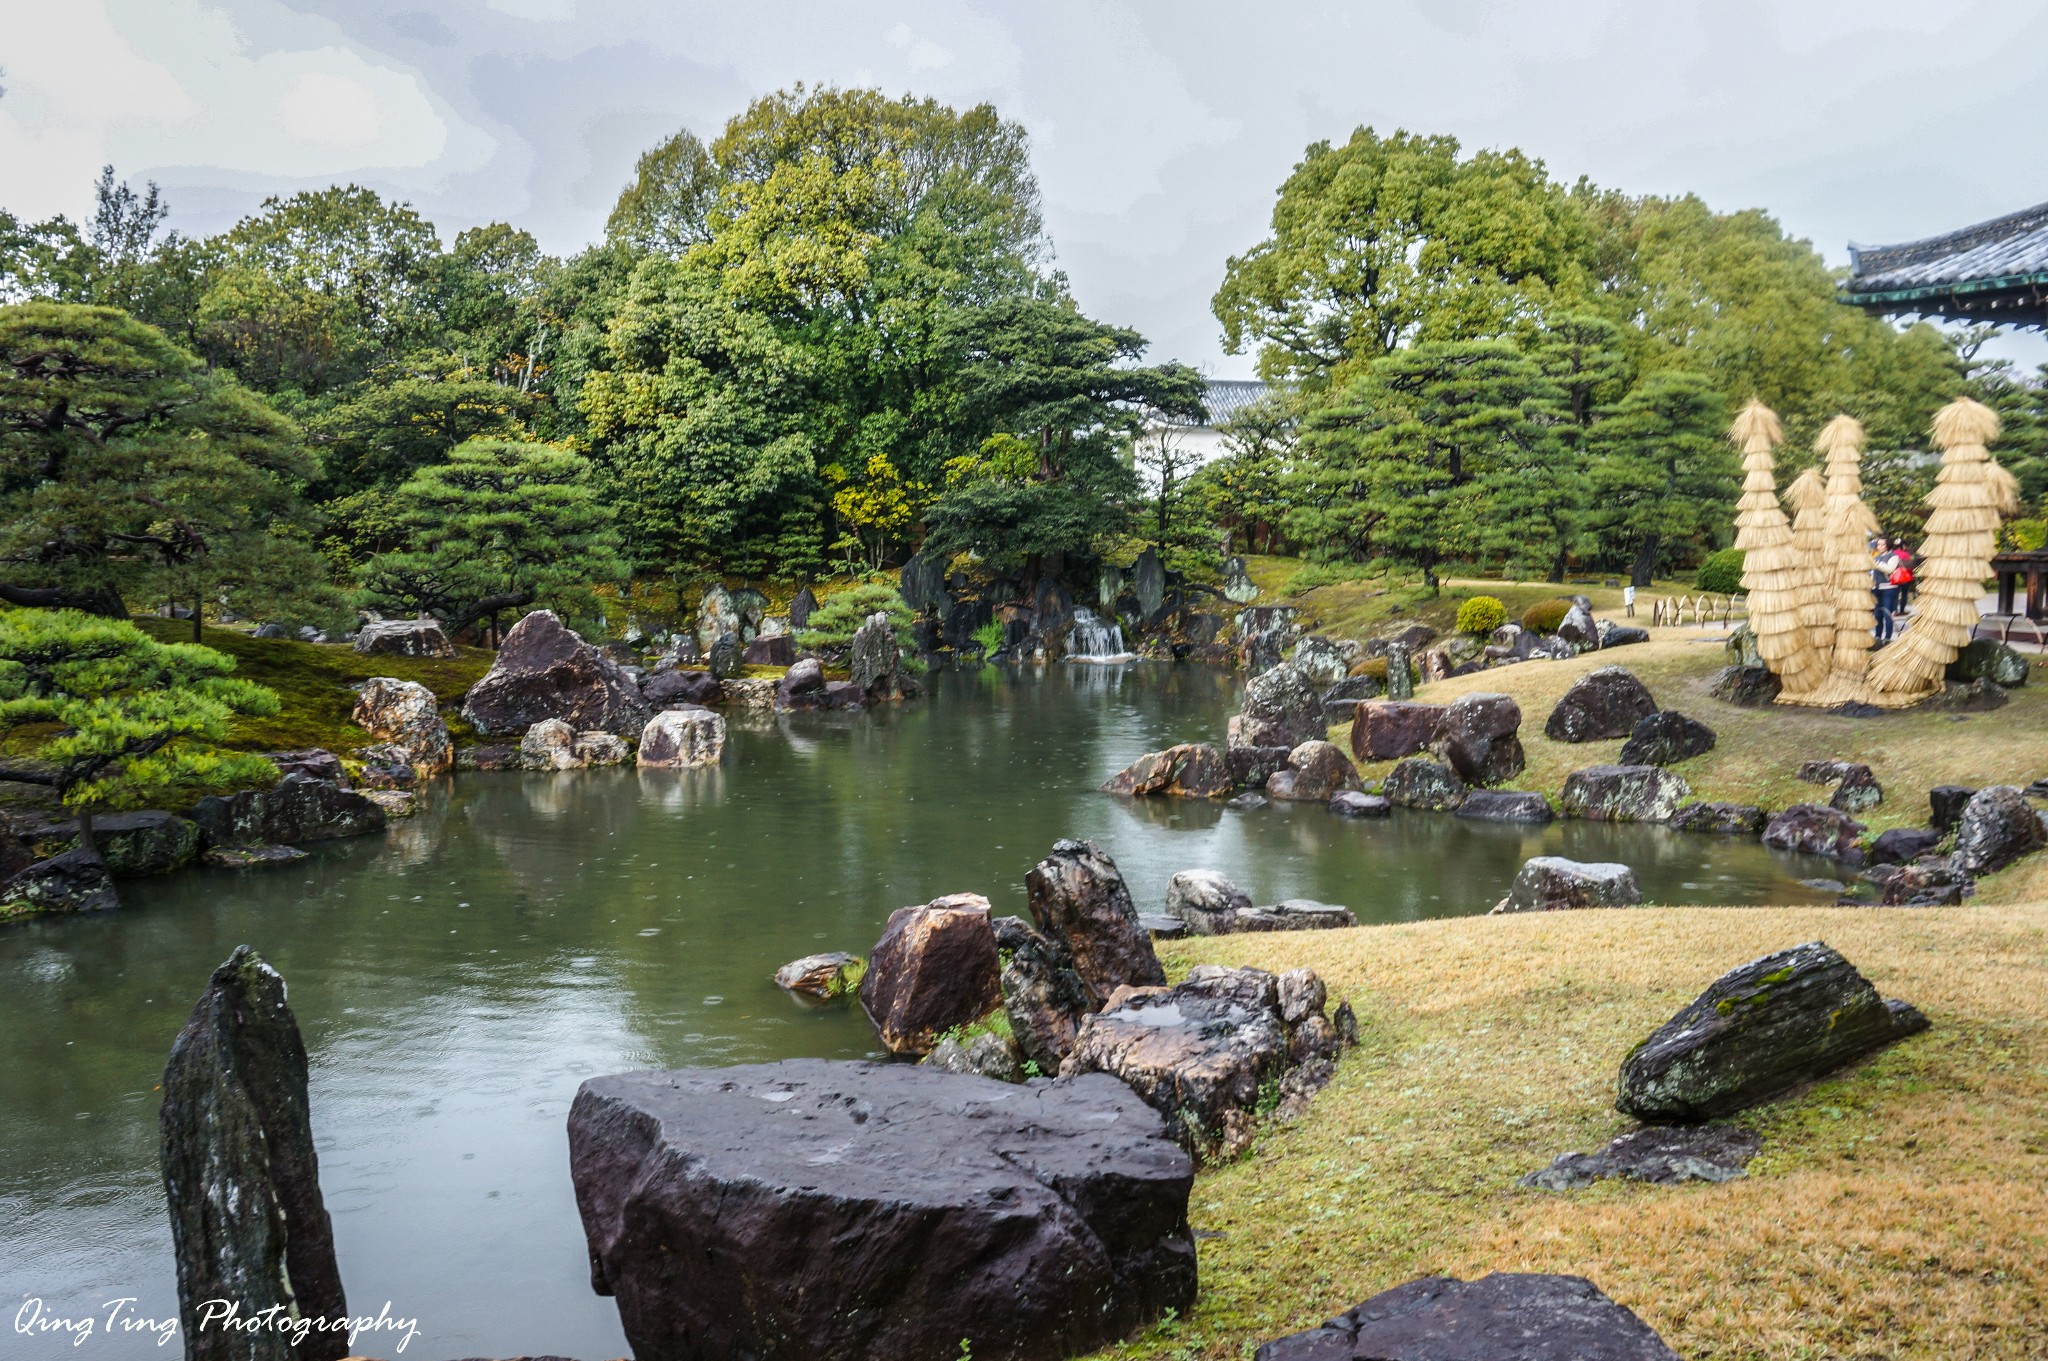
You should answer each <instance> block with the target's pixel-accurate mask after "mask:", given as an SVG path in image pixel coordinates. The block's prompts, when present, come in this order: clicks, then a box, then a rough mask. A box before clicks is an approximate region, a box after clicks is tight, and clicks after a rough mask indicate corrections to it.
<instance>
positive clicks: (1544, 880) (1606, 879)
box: [1493, 855, 1643, 912]
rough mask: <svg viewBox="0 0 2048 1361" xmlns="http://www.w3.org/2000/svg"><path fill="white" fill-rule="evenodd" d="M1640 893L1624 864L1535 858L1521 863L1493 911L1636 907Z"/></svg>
mask: <svg viewBox="0 0 2048 1361" xmlns="http://www.w3.org/2000/svg"><path fill="white" fill-rule="evenodd" d="M1642 901H1643V891H1642V889H1641V887H1639V886H1638V885H1637V883H1636V872H1635V871H1634V870H1632V869H1630V868H1629V867H1628V866H1627V865H1617V864H1612V863H1609V862H1604V861H1592V862H1588V861H1580V860H1567V859H1565V858H1564V857H1563V856H1561V855H1539V856H1535V857H1533V858H1532V859H1529V860H1525V861H1523V862H1522V868H1521V869H1520V870H1518V871H1517V872H1516V874H1515V881H1514V883H1513V884H1512V885H1510V886H1509V888H1508V895H1507V897H1505V898H1503V899H1501V900H1500V902H1499V903H1497V904H1496V905H1495V906H1494V909H1493V910H1494V911H1495V912H1556V911H1560V910H1563V909H1568V908H1580V907H1636V906H1639V905H1640V904H1641V903H1642Z"/></svg>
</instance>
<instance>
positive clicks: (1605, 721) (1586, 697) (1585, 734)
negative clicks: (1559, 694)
mask: <svg viewBox="0 0 2048 1361" xmlns="http://www.w3.org/2000/svg"><path fill="white" fill-rule="evenodd" d="M1656 712H1657V701H1656V700H1654V699H1652V698H1651V697H1650V691H1649V688H1648V687H1647V686H1645V685H1644V684H1643V683H1642V682H1641V681H1639V680H1637V679H1636V678H1635V676H1634V674H1633V673H1631V672H1629V671H1627V670H1625V669H1624V668H1622V667H1619V666H1603V667H1601V668H1600V669H1599V670H1598V671H1591V672H1588V673H1587V674H1585V675H1583V676H1581V677H1579V678H1578V679H1577V680H1575V681H1573V682H1572V686H1571V688H1570V689H1569V690H1566V691H1565V692H1564V698H1562V699H1560V700H1558V702H1557V707H1556V708H1555V709H1552V710H1551V711H1550V717H1549V719H1548V720H1546V721H1545V722H1544V724H1543V731H1544V734H1545V735H1546V736H1548V737H1549V738H1550V739H1551V740H1552V741H1556V742H1597V741H1600V740H1601V739H1603V738H1610V737H1627V736H1628V735H1629V734H1630V733H1631V732H1633V731H1635V726H1636V724H1638V723H1640V722H1642V721H1643V720H1644V719H1646V718H1648V717H1649V716H1650V715H1651V714H1654V713H1656Z"/></svg>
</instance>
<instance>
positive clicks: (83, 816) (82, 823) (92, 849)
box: [78, 804, 100, 856]
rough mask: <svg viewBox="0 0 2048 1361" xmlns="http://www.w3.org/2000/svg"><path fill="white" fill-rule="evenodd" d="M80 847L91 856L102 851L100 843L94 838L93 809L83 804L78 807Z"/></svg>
mask: <svg viewBox="0 0 2048 1361" xmlns="http://www.w3.org/2000/svg"><path fill="white" fill-rule="evenodd" d="M78 849H79V850H81V851H84V852H85V853H86V854H87V855H90V856H97V855H98V854H99V853H100V847H99V843H98V842H97V841H94V840H93V839H92V809H90V808H88V807H86V806H85V805H83V804H81V805H79V809H78Z"/></svg>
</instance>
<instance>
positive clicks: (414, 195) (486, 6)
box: [0, 0, 2048, 377]
mask: <svg viewBox="0 0 2048 1361" xmlns="http://www.w3.org/2000/svg"><path fill="white" fill-rule="evenodd" d="M0 68H4V70H5V72H6V74H5V76H4V77H0V85H4V87H5V90H6V93H5V95H4V96H0V206H5V207H7V208H9V209H11V210H12V211H14V212H15V213H17V214H19V215H23V216H42V215H45V214H48V213H53V212H67V213H71V214H73V215H76V214H78V213H79V212H80V211H81V210H82V209H83V208H84V207H86V206H87V204H88V203H89V201H90V196H91V195H90V184H91V180H92V178H93V176H94V174H95V173H96V172H97V170H98V167H99V166H100V165H101V164H102V163H103V162H109V161H110V162H112V163H113V164H114V165H115V166H117V167H118V169H119V170H120V172H121V173H122V174H123V175H124V176H127V177H131V178H136V179H140V178H154V179H156V180H157V181H159V182H160V183H162V184H163V185H164V187H165V189H166V190H167V191H168V195H169V198H170V201H171V203H172V206H173V208H174V210H175V214H174V222H176V223H177V225H180V226H182V227H184V228H185V229H187V230H213V229H216V228H218V227H221V226H224V225H226V224H227V223H229V222H231V221H233V220H234V219H235V218H236V217H238V216H240V215H241V214H242V213H244V212H246V211H247V210H248V209H250V208H251V207H253V206H254V205H255V203H256V202H257V201H258V200H259V199H260V198H261V197H262V196H263V195H265V194H269V193H279V192H290V191H292V190H296V189H300V188H308V187H318V186H321V185H325V184H328V183H332V182H335V181H338V180H353V181H356V182H358V183H362V184H367V185H370V186H372V187H374V188H376V189H378V190H380V191H382V192H385V193H387V194H392V195H395V196H399V197H402V198H406V199H409V200H411V201H412V202H413V203H414V204H416V205H417V206H418V207H419V208H420V209H421V210H422V211H424V212H425V213H427V214H428V215H429V216H430V217H432V218H433V219H434V221H435V222H436V223H437V224H438V225H439V226H440V227H441V229H442V231H443V233H444V234H445V235H449V236H452V235H453V233H454V232H455V231H456V230H459V229H460V228H462V227H466V226H471V225H474V224H476V223H480V222H487V221H491V220H494V219H500V218H503V219H508V220H510V221H512V222H515V223H518V224H520V225H522V226H525V227H527V228H529V229H531V230H532V231H534V232H535V233H536V234H537V235H538V236H539V237H540V238H541V240H542V241H543V243H544V244H545V245H547V246H548V248H549V249H551V250H554V251H557V252H568V251H571V250H573V249H575V248H576V247H577V246H579V245H581V244H583V243H585V242H587V241H590V240H593V239H595V238H596V237H597V236H598V235H599V234H600V232H601V230H602V226H603V222H604V217H605V214H606V212H607V211H608V209H609V208H610V205H611V202H612V199H613V197H614V196H615V195H616V194H617V192H618V190H619V188H620V186H621V185H622V184H623V183H624V182H625V180H626V178H627V177H628V175H629V174H630V172H631V169H632V164H633V160H634V157H635V156H636V155H637V154H638V153H639V152H640V151H641V150H642V149H644V148H645V147H647V146H648V145H650V144H652V143H653V142H655V141H657V140H659V139H660V138H661V137H663V136H665V135H666V134H667V133H668V132H670V131H672V130H673V129H674V128H676V127H677V126H679V125H682V126H688V127H690V128H692V129H694V130H696V131H697V132H698V133H700V134H702V135H705V136H707V137H708V136H709V135H711V134H713V133H715V132H716V131H717V129H718V128H719V126H720V125H721V124H722V123H723V122H724V120H725V119H726V118H727V117H728V116H729V115H731V114H732V113H734V112H736V111H738V110H739V109H740V108H741V107H743V106H744V105H745V103H746V102H747V100H748V99H750V98H751V97H753V96H755V95H757V94H760V93H763V92H766V91H769V90H773V89H776V88H778V87H782V86H787V85H789V84H791V83H793V82H796V81H808V82H813V83H820V82H822V83H836V84H868V85H876V86H879V87H881V88H882V89H884V90H886V91H888V92H890V93H900V92H903V91H911V92H915V93H918V94H930V95H934V96H936V97H938V98H940V99H942V100H945V101H948V102H950V103H954V104H968V103H974V102H978V101H982V100H989V101H992V102H993V103H994V104H995V105H996V106H997V107H998V108H999V109H1000V110H1001V111H1002V112H1003V113H1004V114H1006V115H1008V116H1010V117H1012V118H1016V119H1018V120H1020V121H1022V122H1023V123H1024V124H1025V125H1026V126H1027V127H1028V128H1029V129H1030V130H1031V134H1032V138H1033V147H1034V155H1035V160H1036V164H1037V168H1038V173H1039V178H1040V181H1041V183H1042V185H1043V188H1044V193H1045V206H1046V219H1047V225H1048V227H1049V228H1050V231H1051V234H1052V237H1053V242H1054V246H1055V249H1056V251H1057V255H1058V260H1059V263H1060V265H1061V267H1062V268H1064V269H1065V270H1066V271H1067V272H1068V274H1069V276H1070V277H1071V278H1072V280H1073V283H1074V287H1075V291H1076V292H1077V294H1078V295H1079V296H1080V298H1081V300H1082V303H1083V305H1084V306H1086V307H1087V308H1088V309H1089V310H1090V311H1091V312H1093V313H1094V314H1096V315H1098V316H1101V317H1104V318H1105V319H1108V320H1113V321H1117V322H1122V323H1126V324H1130V325H1135V326H1137V327H1139V328H1140V329H1142V330H1143V331H1144V332H1145V333H1146V334H1147V335H1149V336H1150V337H1152V339H1153V341H1154V354H1155V355H1156V356H1158V357H1172V358H1179V359H1184V360H1187V361H1189V362H1192V363H1195V364H1197V365H1200V366H1202V367H1204V368H1206V369H1208V370H1209V371H1210V372H1212V373H1214V374H1216V375H1217V376H1222V377H1233V376H1242V375H1246V374H1248V373H1249V371H1250V364H1251V361H1250V358H1249V357H1248V356H1229V355H1225V354H1224V353H1223V351H1222V348H1221V341H1220V339H1219V337H1218V334H1217V326H1216V324H1215V321H1214V319H1213V318H1212V317H1211V316H1210V314H1209V307H1208V304H1209V298H1210V296H1211V294H1212V293H1213V292H1214V291H1215V288H1216V284H1217V282H1218V281H1219V279H1220V278H1221V274H1222V269H1223V262H1224V260H1225V258H1226V257H1227V256H1229V255H1230V254H1231V253H1232V252H1235V251H1240V250H1243V249H1244V248H1245V247H1247V246H1249V245H1251V244H1252V243H1254V242H1256V241H1257V240H1258V239H1259V238H1260V236H1261V235H1262V234H1263V229H1264V227H1265V224H1266V219H1267V215H1268V213H1269V212H1270V210H1271V206H1272V197H1273V192H1274V190H1275V188H1276V187H1277V186H1278V185H1279V183H1280V181H1281V179H1282V178H1284V177H1285V175H1286V174H1287V171H1288V169H1289V167H1290V166H1291V165H1292V164H1293V163H1294V161H1295V160H1296V159H1297V157H1298V156H1299V155H1300V153H1301V150H1302V148H1303V147H1304V146H1305V145H1307V144H1308V143H1310V142H1312V141H1315V140H1317V139H1323V138H1329V139H1333V140H1340V139H1342V138H1343V137H1345V136H1346V135H1347V134H1348V133H1349V132H1350V130H1351V129H1352V128H1353V127H1355V126H1357V125H1358V124H1360V123H1369V124H1372V125H1374V126H1376V127H1379V128H1381V129H1382V130H1387V129H1391V128H1394V127H1407V128H1410V129H1414V130H1417V131H1428V132H1444V133H1451V134H1453V135H1455V136H1457V137H1459V138H1460V139H1462V140H1463V141H1464V142H1465V143H1466V144H1467V145H1468V146H1478V145H1489V146H1506V145H1515V146H1519V147H1521V148H1522V149H1523V150H1524V151H1526V152H1528V153H1529V154H1531V155H1534V156H1539V157H1541V158H1543V159H1544V160H1545V161H1546V162H1548V164H1549V165H1550V167H1551V169H1552V171H1553V172H1554V173H1556V174H1558V175H1560V176H1562V177H1566V178H1571V177H1576V176H1578V175H1581V174H1584V175H1589V176H1591V177H1592V178H1593V179H1594V180H1596V181H1598V182H1600V183H1602V184H1605V185H1612V186H1615V187H1618V188H1622V189H1625V190H1628V191H1630V192H1635V193H1645V192H1654V193H1674V192H1681V191H1688V190H1689V191H1693V192H1696V193H1699V194H1701V195H1702V196H1703V197H1705V198H1706V200H1707V201H1708V202H1709V203H1710V204H1712V205H1713V206H1714V207H1716V208H1719V209H1735V208H1743V207H1751V206H1760V207H1763V208H1765V209H1767V210H1769V211H1770V212H1771V213H1773V214H1774V215H1776V216H1777V217H1778V218H1779V220H1781V221H1782V222H1783V223H1784V224H1785V225H1786V226H1787V228H1789V229H1790V230H1791V231H1792V232H1793V233H1795V234H1797V235H1801V236H1805V237H1809V238H1811V239H1812V240H1813V241H1814V242H1815V243H1816V244H1817V245H1819V247H1820V248H1821V249H1822V250H1823V251H1824V252H1825V253H1826V255H1827V257H1828V259H1829V260H1830V261H1831V262H1836V263H1840V262H1842V261H1844V260H1846V252H1845V250H1844V246H1845V243H1846V242H1847V241H1848V240H1850V239H1852V238H1853V239H1856V240H1859V241H1868V242H1886V241H1895V240H1901V239H1907V238H1911V237H1916V236H1922V235H1927V234H1930V233H1933V232H1938V231H1942V230H1946V229H1949V228H1952V227H1957V226H1961V225H1964V224H1966V223H1969V222H1972V221H1976V220H1978V219H1980V218H1984V217H1989V216H1992V215H1995V214H1998V213H2002V212H2007V211H2010V210H2012V209H2015V208H2020V207H2024V206H2027V205H2029V204H2032V203H2036V202H2039V201H2041V200H2043V199H2048V141H2044V137H2043V128H2044V121H2043V118H2042V109H2043V107H2044V105H2048V6H2043V5H2042V4H2041V3H2040V0H1977V2H1975V3H1969V2H1966V0H1782V2H1779V3H1767V2H1766V0H1690V2H1688V0H1640V2H1637V0H1558V2H1557V3H1542V2H1541V0H1519V2H1518V0H1371V2H1370V3H1355V4H1335V3H1320V4H1316V3H1299V2H1297V0H1262V3H1259V4H1251V5H1248V4H1243V3H1233V4H1221V3H1212V2H1211V0H1174V2H1173V3H1163V2H1162V3H1135V2H1132V0H1123V2H1121V3H1116V2H1112V0H1098V2H1097V3H1081V2H1080V0H1040V2H1039V3H1032V4H1013V5H999V4H964V3H948V2H946V0H870V2H869V3H867V4H860V5H849V4H845V3H829V2H827V0H817V2H814V3H801V2H793V3H765V2H761V0H756V2H755V3H739V4H733V3H728V4H701V3H691V2H688V0H61V3H54V4H53V3H50V0H0ZM2040 350H2041V347H2039V346H2038V345H2021V346H2014V347H2012V352H2013V353H2014V354H2015V355H2018V356H2020V357H2023V358H2025V359H2026V360H2027V362H2030V363H2031V362H2038V361H2039V359H2040V358H2048V351H2044V352H2040V353H2037V351H2040Z"/></svg>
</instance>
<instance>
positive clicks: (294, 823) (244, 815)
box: [192, 775, 384, 846]
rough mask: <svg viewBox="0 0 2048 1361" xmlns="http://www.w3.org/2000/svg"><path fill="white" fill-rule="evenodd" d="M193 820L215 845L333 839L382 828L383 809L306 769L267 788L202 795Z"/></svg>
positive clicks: (196, 805)
mask: <svg viewBox="0 0 2048 1361" xmlns="http://www.w3.org/2000/svg"><path fill="white" fill-rule="evenodd" d="M192 820H193V821H194V822H196V823H198V824H199V830H200V831H202V832H204V833H205V834H206V839H207V841H208V842H210V843H212V844H213V845H216V846H236V845H249V844H253V843H264V842H285V843H288V844H289V843H292V842H298V841H331V840H334V839H335V838H337V837H344V836H365V835H367V834H369V833H371V832H381V831H383V830H384V810H383V809H382V808H379V807H378V806H377V805H376V804H375V803H373V802H371V801H370V800H369V799H367V798H365V797H363V796H362V795H361V794H359V793H357V792H356V791H354V790H352V789H343V788H342V787H341V786H340V785H337V784H333V783H330V782H329V781H327V780H315V779H311V778H309V777H307V776H304V775H287V776H285V778H284V779H282V780H280V781H278V782H277V784H276V785H275V786H273V787H272V788H269V789H245V790H243V791H242V792H241V793H239V794H227V795H213V796H211V797H208V798H204V799H201V800H200V801H199V802H198V803H196V804H194V805H193V807H192Z"/></svg>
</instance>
